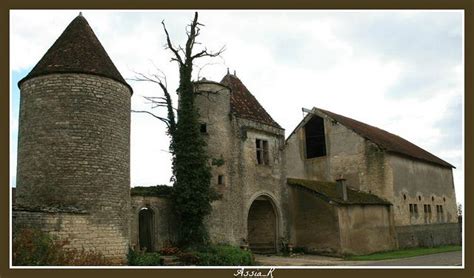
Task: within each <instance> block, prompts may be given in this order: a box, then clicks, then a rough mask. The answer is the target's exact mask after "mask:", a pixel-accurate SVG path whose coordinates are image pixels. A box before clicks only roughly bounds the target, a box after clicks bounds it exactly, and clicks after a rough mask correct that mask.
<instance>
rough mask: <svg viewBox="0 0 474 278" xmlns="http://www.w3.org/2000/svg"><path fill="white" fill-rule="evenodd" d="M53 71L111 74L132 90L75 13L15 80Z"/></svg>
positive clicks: (84, 20) (85, 22)
mask: <svg viewBox="0 0 474 278" xmlns="http://www.w3.org/2000/svg"><path fill="white" fill-rule="evenodd" d="M52 73H87V74H95V75H100V76H104V77H108V78H112V79H114V80H116V81H118V82H120V83H122V84H124V85H126V86H127V87H129V88H130V90H132V88H131V87H130V85H128V84H127V82H125V80H124V79H123V77H122V75H121V74H120V72H119V71H118V70H117V68H116V67H115V65H114V63H113V62H112V60H111V59H110V57H109V55H108V54H107V52H106V51H105V49H104V47H103V46H102V44H101V43H100V42H99V39H98V38H97V37H96V35H95V34H94V31H92V28H91V27H90V26H89V23H88V22H87V20H86V19H85V18H84V17H83V16H82V15H79V16H77V17H76V18H75V19H74V20H73V21H71V23H69V25H68V26H67V27H66V29H65V30H64V31H63V33H62V34H61V36H59V38H58V39H57V40H56V42H55V43H54V44H53V45H52V46H51V47H50V48H49V49H48V51H47V52H46V54H44V56H43V58H41V60H40V61H39V62H38V64H36V66H35V67H34V68H33V69H32V70H31V72H30V73H29V74H28V75H27V76H26V77H25V78H23V79H22V80H20V82H18V84H19V85H20V84H21V83H22V82H24V81H25V80H28V79H30V78H33V77H37V76H42V75H47V74H52Z"/></svg>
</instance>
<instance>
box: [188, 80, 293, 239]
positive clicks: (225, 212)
mask: <svg viewBox="0 0 474 278" xmlns="http://www.w3.org/2000/svg"><path fill="white" fill-rule="evenodd" d="M196 91H197V96H196V102H195V103H196V107H198V109H199V114H200V121H201V122H202V123H206V124H207V134H205V135H204V136H205V138H206V142H207V145H208V147H207V150H208V154H209V156H210V159H211V161H210V163H211V166H212V170H211V171H212V181H211V186H213V187H214V188H216V189H217V191H218V192H219V193H221V194H222V198H221V199H220V200H217V201H214V202H213V203H212V207H213V210H212V212H211V214H210V215H209V217H208V218H207V220H206V221H207V225H208V227H209V233H210V236H211V240H212V241H213V242H216V243H218V242H222V243H230V244H234V245H239V244H242V243H243V240H244V239H247V232H248V231H247V216H248V212H249V210H250V206H251V204H252V202H253V201H254V200H255V199H256V198H257V197H259V196H266V197H267V198H269V199H270V200H271V202H272V204H273V205H274V208H275V215H276V218H277V219H276V222H277V224H276V226H277V230H278V231H277V235H278V236H277V237H278V240H280V238H281V237H288V232H287V230H288V226H287V225H288V224H287V221H286V219H287V217H286V215H285V213H286V209H284V207H285V206H287V197H286V196H287V193H286V189H285V186H284V182H285V176H284V157H283V140H284V130H282V129H278V128H275V127H272V126H268V125H265V124H260V123H257V122H254V121H250V120H246V119H242V118H238V117H236V116H235V115H233V114H232V113H231V110H230V93H231V92H230V90H229V89H228V88H227V87H225V86H222V85H221V84H218V83H215V82H212V81H203V82H199V83H197V86H196ZM256 138H258V139H263V140H267V141H268V144H269V146H268V148H269V161H270V164H269V165H258V164H257V160H256V148H255V139H256ZM213 159H214V162H217V163H213V161H212V160H213ZM219 175H222V176H223V181H224V182H223V184H221V185H219V184H217V181H218V176H219Z"/></svg>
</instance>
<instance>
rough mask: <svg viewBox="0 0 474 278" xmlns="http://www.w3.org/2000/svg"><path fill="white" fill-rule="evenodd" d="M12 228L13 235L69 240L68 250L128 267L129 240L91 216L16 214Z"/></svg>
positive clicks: (19, 211)
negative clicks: (32, 234)
mask: <svg viewBox="0 0 474 278" xmlns="http://www.w3.org/2000/svg"><path fill="white" fill-rule="evenodd" d="M12 227H13V233H15V232H17V231H18V230H20V229H22V228H30V229H35V230H39V231H43V232H45V233H48V234H50V235H51V236H53V237H55V238H57V239H58V240H67V241H68V244H67V245H65V248H74V249H76V250H78V251H81V250H82V249H84V250H85V251H95V252H100V253H101V254H102V255H104V256H105V257H106V258H107V259H109V260H110V261H111V262H113V263H116V264H125V263H126V261H125V257H123V256H122V254H126V253H127V252H128V240H125V239H124V238H123V235H122V231H121V229H120V227H117V226H113V225H109V223H107V221H98V219H97V218H96V217H95V216H94V215H91V214H87V213H82V214H79V213H66V212H57V213H51V212H39V211H37V212H34V211H21V210H13V215H12Z"/></svg>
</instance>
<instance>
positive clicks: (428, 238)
mask: <svg viewBox="0 0 474 278" xmlns="http://www.w3.org/2000/svg"><path fill="white" fill-rule="evenodd" d="M395 229H396V233H397V238H398V246H399V248H410V247H418V246H420V247H433V246H440V245H451V244H455V245H460V244H461V240H462V235H461V228H460V224H459V223H441V224H430V225H407V226H397V227H395Z"/></svg>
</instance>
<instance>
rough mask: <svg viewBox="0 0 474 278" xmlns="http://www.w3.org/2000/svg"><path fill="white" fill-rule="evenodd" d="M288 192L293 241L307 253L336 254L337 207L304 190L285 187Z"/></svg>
mask: <svg viewBox="0 0 474 278" xmlns="http://www.w3.org/2000/svg"><path fill="white" fill-rule="evenodd" d="M289 192H290V204H291V206H290V210H291V211H290V215H291V219H292V223H293V224H292V226H291V228H292V230H291V234H292V242H293V244H294V245H295V246H296V247H304V248H305V249H306V250H307V251H308V252H315V253H335V254H340V253H341V251H342V249H341V242H340V234H339V233H340V231H339V219H338V218H339V214H338V211H337V207H335V206H333V205H330V204H329V203H327V202H325V201H323V200H321V199H320V198H318V197H316V195H314V193H313V192H311V191H309V190H306V189H302V188H296V187H294V186H289Z"/></svg>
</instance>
